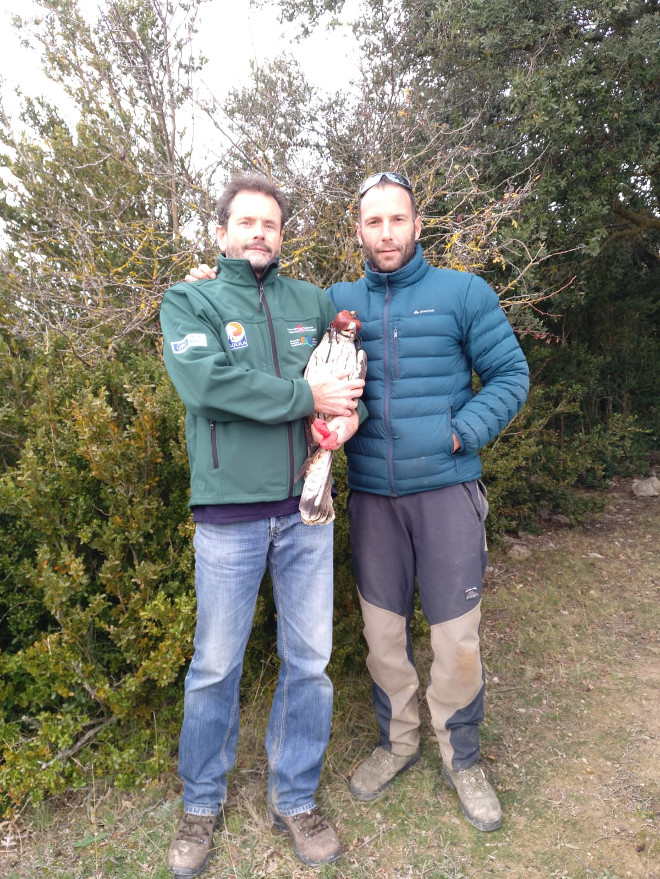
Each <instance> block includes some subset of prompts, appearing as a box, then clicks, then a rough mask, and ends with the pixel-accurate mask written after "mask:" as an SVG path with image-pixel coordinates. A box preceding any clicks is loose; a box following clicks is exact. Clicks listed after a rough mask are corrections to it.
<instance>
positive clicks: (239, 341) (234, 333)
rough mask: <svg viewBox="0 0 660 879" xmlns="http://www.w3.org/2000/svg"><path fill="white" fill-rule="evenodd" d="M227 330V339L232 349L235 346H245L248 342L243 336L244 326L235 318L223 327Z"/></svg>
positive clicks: (233, 349) (235, 347)
mask: <svg viewBox="0 0 660 879" xmlns="http://www.w3.org/2000/svg"><path fill="white" fill-rule="evenodd" d="M225 329H226V331H227V340H228V341H229V347H230V348H231V350H232V351H235V350H236V349H237V348H247V346H248V343H247V339H246V338H245V327H244V326H243V324H239V322H238V321H237V320H232V321H230V322H229V323H228V324H227V326H226V327H225Z"/></svg>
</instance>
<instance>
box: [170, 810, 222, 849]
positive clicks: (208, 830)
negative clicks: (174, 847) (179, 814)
mask: <svg viewBox="0 0 660 879" xmlns="http://www.w3.org/2000/svg"><path fill="white" fill-rule="evenodd" d="M214 826H215V816H214V815H190V814H185V815H184V816H183V819H182V821H181V825H180V827H179V831H178V833H177V835H176V838H177V840H180V841H182V842H199V843H206V842H208V841H209V839H210V837H211V834H212V833H213V828H214Z"/></svg>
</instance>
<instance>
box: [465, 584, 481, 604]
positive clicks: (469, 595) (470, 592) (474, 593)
mask: <svg viewBox="0 0 660 879" xmlns="http://www.w3.org/2000/svg"><path fill="white" fill-rule="evenodd" d="M475 598H479V590H478V589H477V587H476V586H471V587H470V588H469V589H466V590H465V600H466V601H474V599H475Z"/></svg>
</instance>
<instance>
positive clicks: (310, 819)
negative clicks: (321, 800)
mask: <svg viewBox="0 0 660 879" xmlns="http://www.w3.org/2000/svg"><path fill="white" fill-rule="evenodd" d="M296 822H297V830H298V832H299V833H302V834H303V835H304V836H306V837H310V836H318V834H319V833H323V831H324V830H327V829H328V824H327V822H326V820H325V818H324V817H323V815H321V813H320V812H319V810H318V809H311V810H310V811H309V812H302V813H301V814H300V815H296Z"/></svg>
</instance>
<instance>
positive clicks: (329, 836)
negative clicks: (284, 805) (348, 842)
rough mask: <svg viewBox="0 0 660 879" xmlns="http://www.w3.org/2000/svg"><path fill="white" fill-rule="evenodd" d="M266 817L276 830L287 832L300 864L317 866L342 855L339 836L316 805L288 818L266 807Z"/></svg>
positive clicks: (337, 858) (330, 861)
mask: <svg viewBox="0 0 660 879" xmlns="http://www.w3.org/2000/svg"><path fill="white" fill-rule="evenodd" d="M268 817H269V818H270V820H271V821H272V823H273V826H274V827H275V828H276V829H277V830H279V831H280V832H281V833H288V834H289V836H290V837H291V842H292V843H293V850H294V852H295V853H296V855H297V856H298V857H299V858H300V860H301V861H302V862H303V864H307V865H308V866H309V867H320V866H321V864H331V863H333V861H337V860H339V858H340V857H341V845H340V844H339V837H338V836H337V834H336V832H335V830H334V828H332V827H331V826H330V825H329V824H328V822H327V821H326V820H325V818H324V817H323V815H321V813H320V812H319V810H318V809H311V810H310V811H309V812H300V813H299V814H298V815H292V816H291V817H289V818H287V817H286V816H284V815H278V814H277V812H274V811H273V809H272V808H270V807H269V809H268Z"/></svg>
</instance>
